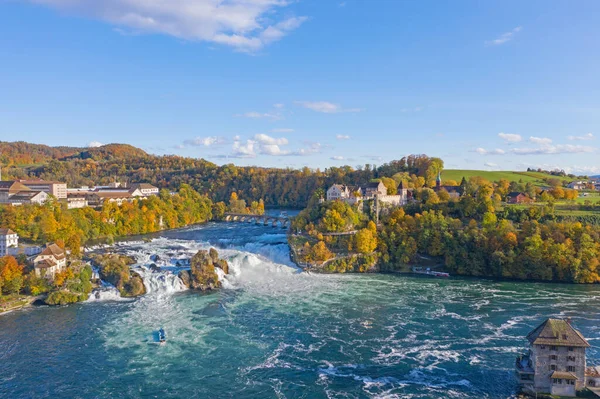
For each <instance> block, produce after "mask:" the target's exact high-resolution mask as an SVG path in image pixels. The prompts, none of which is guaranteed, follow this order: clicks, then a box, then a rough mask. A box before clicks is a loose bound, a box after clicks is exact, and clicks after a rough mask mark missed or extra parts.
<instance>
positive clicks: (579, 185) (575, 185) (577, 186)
mask: <svg viewBox="0 0 600 399" xmlns="http://www.w3.org/2000/svg"><path fill="white" fill-rule="evenodd" d="M587 186H588V182H586V181H581V180H579V181H572V182H571V183H569V184H567V187H568V188H571V189H573V190H585V189H586V188H587Z"/></svg>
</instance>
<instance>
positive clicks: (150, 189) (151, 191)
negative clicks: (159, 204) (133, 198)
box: [130, 183, 159, 197]
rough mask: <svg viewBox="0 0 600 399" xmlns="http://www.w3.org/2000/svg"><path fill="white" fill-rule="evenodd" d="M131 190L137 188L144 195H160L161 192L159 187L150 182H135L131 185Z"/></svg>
mask: <svg viewBox="0 0 600 399" xmlns="http://www.w3.org/2000/svg"><path fill="white" fill-rule="evenodd" d="M130 190H131V191H135V190H139V192H140V193H142V195H143V196H146V197H148V196H150V195H158V193H159V189H158V187H154V186H153V185H152V184H148V183H135V184H132V185H131V187H130Z"/></svg>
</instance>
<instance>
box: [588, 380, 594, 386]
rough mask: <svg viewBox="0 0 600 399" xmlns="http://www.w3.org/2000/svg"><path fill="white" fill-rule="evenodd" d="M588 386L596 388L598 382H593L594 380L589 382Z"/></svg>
mask: <svg viewBox="0 0 600 399" xmlns="http://www.w3.org/2000/svg"><path fill="white" fill-rule="evenodd" d="M588 385H589V386H591V387H595V386H596V380H592V379H590V380H588Z"/></svg>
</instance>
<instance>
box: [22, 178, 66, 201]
mask: <svg viewBox="0 0 600 399" xmlns="http://www.w3.org/2000/svg"><path fill="white" fill-rule="evenodd" d="M17 181H18V182H19V183H21V184H24V185H26V186H27V187H29V189H30V190H33V191H43V192H45V193H46V194H48V195H52V196H54V198H57V199H59V200H60V199H66V198H67V183H61V182H57V181H46V180H41V179H33V180H17Z"/></svg>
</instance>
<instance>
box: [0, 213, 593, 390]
mask: <svg viewBox="0 0 600 399" xmlns="http://www.w3.org/2000/svg"><path fill="white" fill-rule="evenodd" d="M210 246H214V247H217V248H218V249H219V251H220V253H221V254H222V255H223V256H224V257H225V258H227V259H228V261H229V263H230V269H231V270H230V274H229V275H228V276H226V277H224V278H223V285H224V288H223V289H221V290H220V291H218V292H213V293H208V294H202V293H192V292H189V291H184V290H183V287H181V284H180V283H179V280H178V279H177V278H176V277H175V273H176V272H177V271H178V270H179V269H178V268H177V267H175V266H174V264H175V259H177V258H184V257H189V256H190V255H192V254H193V253H195V251H197V250H198V249H199V248H209V247H210ZM115 250H118V251H119V252H122V253H127V254H130V255H132V256H134V257H135V258H136V259H137V261H138V262H139V265H138V266H136V268H137V269H138V271H139V272H140V274H142V276H143V278H144V281H145V283H146V286H147V287H148V288H149V293H148V294H147V295H146V296H144V297H141V298H139V299H136V300H128V301H124V300H115V299H116V296H115V295H114V292H112V291H111V290H110V288H107V289H106V290H104V291H102V292H99V293H98V294H95V295H92V298H91V299H90V301H88V302H86V303H82V304H78V305H72V306H66V307H58V308H50V307H35V308H30V309H27V310H24V311H18V312H13V313H10V314H6V315H3V316H0V397H1V398H11V399H13V398H15V399H16V398H86V399H89V398H132V399H133V398H161V399H167V398H477V399H479V398H510V397H514V395H515V391H516V383H515V380H514V376H513V365H514V360H515V356H516V355H517V354H518V353H520V352H521V351H523V350H524V348H525V346H526V344H527V342H526V340H525V335H526V334H527V333H528V332H529V331H530V330H531V329H533V328H534V327H535V326H536V325H537V324H538V323H540V322H541V321H543V319H544V318H545V317H550V316H555V317H557V316H558V317H567V316H569V317H572V318H573V321H574V323H575V325H576V326H577V327H578V328H579V329H580V330H581V331H582V332H583V334H584V335H585V336H587V337H588V338H589V340H590V343H591V344H592V348H591V350H590V351H589V352H588V359H589V361H590V362H592V363H594V362H596V361H600V351H599V347H598V345H599V344H600V343H599V341H598V339H600V315H599V313H598V309H599V306H600V288H599V287H597V286H575V285H558V284H539V283H516V282H495V281H488V280H479V279H464V278H450V279H433V278H420V277H415V276H407V275H316V274H306V273H300V272H299V271H298V270H297V269H296V268H294V267H293V266H292V265H291V263H290V261H289V251H288V247H287V245H286V244H285V235H284V234H283V233H282V231H281V230H279V229H274V228H272V227H262V226H254V225H239V224H208V225H205V226H202V227H194V228H190V229H184V230H179V231H173V232H168V233H164V234H163V235H162V236H160V237H159V236H157V237H154V239H153V240H152V241H151V242H144V241H138V242H127V243H121V244H119V245H117V246H116V247H115ZM156 256H158V258H157V257H156ZM150 263H156V264H157V265H158V266H160V267H161V268H162V270H161V271H160V272H152V271H151V270H150V269H149V268H146V266H147V265H149V264H150ZM160 327H164V328H165V330H166V332H167V337H168V342H167V344H166V345H158V344H157V343H156V330H157V329H158V328H160Z"/></svg>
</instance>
